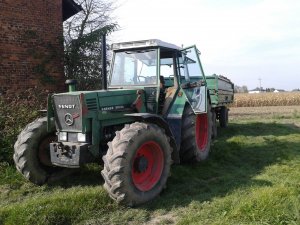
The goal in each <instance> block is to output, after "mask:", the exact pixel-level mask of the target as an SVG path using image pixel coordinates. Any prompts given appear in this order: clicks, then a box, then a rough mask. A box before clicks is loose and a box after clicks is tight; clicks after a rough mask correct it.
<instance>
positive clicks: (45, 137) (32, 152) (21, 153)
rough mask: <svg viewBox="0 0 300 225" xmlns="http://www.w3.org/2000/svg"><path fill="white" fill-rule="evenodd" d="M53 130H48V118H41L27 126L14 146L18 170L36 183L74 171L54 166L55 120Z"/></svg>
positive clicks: (52, 125) (40, 183)
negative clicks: (52, 145)
mask: <svg viewBox="0 0 300 225" xmlns="http://www.w3.org/2000/svg"><path fill="white" fill-rule="evenodd" d="M51 131H52V132H50V133H49V132H48V131H47V118H46V117H43V118H39V119H37V120H35V121H33V122H32V123H30V124H28V125H27V126H26V127H25V129H24V130H23V131H22V132H21V133H20V134H19V136H18V139H17V142H16V143H15V146H14V156H13V158H14V161H15V164H16V168H17V170H18V171H19V172H20V173H22V174H23V176H24V177H25V178H26V179H27V180H29V181H31V182H32V183H34V184H38V185H42V184H44V183H46V182H47V181H53V180H57V179H60V178H62V177H64V176H66V175H68V174H70V173H71V172H72V170H71V169H66V168H60V167H54V166H52V164H51V160H50V151H49V143H50V142H52V141H54V140H55V138H56V135H55V125H54V121H52V123H51Z"/></svg>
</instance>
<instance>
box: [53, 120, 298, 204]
mask: <svg viewBox="0 0 300 225" xmlns="http://www.w3.org/2000/svg"><path fill="white" fill-rule="evenodd" d="M218 132H219V134H218V138H217V139H216V140H215V141H214V142H213V144H212V152H211V155H210V157H209V159H208V160H207V161H205V162H202V163H199V164H193V165H175V166H173V168H172V176H171V177H170V178H169V180H168V188H167V189H166V190H165V191H164V192H163V193H162V194H161V196H160V197H158V198H156V199H155V200H153V201H152V202H150V203H149V204H146V205H144V206H141V208H145V209H147V210H156V209H160V208H162V209H165V210H171V209H172V208H173V207H181V206H185V205H188V204H189V203H190V202H191V201H200V202H204V201H209V200H211V199H212V198H214V197H218V196H225V195H226V194H229V193H231V192H233V191H234V190H236V189H238V188H242V187H245V186H272V183H271V182H269V181H264V180H255V179H253V177H254V176H256V175H258V174H260V173H261V172H262V170H263V169H264V168H265V167H267V166H270V165H272V164H275V163H278V162H280V161H282V160H284V159H287V158H289V157H293V156H295V155H296V154H299V152H297V150H296V147H295V146H294V143H292V142H289V140H288V138H281V139H280V140H279V139H278V137H279V136H282V137H284V136H286V135H291V134H296V133H299V128H297V127H296V128H295V127H292V126H290V125H288V124H287V125H285V124H276V123H248V124H230V126H229V127H228V128H227V129H219V130H218ZM101 169H102V167H101V166H99V165H89V166H87V167H84V168H83V169H81V170H79V171H77V172H76V173H75V174H74V175H72V176H69V177H67V178H65V179H64V180H63V181H57V182H53V183H51V184H49V188H50V189H51V188H55V187H57V186H60V187H64V188H69V187H76V186H97V185H102V184H103V183H104V181H103V178H102V176H101V173H100V171H101Z"/></svg>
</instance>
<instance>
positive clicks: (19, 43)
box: [0, 0, 81, 94]
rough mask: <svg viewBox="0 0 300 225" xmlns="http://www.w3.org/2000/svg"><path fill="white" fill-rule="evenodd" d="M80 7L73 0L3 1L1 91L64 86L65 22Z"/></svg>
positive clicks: (0, 9) (0, 3)
mask: <svg viewBox="0 0 300 225" xmlns="http://www.w3.org/2000/svg"><path fill="white" fill-rule="evenodd" d="M80 10H81V7H80V6H79V5H77V4H76V3H75V2H74V1H73V0H26V1H24V0H1V1H0V93H2V94H3V93H5V92H6V91H7V90H25V89H28V88H31V87H35V86H40V87H42V88H43V89H48V90H50V91H60V90H62V89H63V88H64V80H65V78H64V74H63V72H64V71H63V58H62V57H63V26H62V25H63V24H62V23H63V21H64V20H66V19H68V18H69V17H71V16H73V15H75V14H76V13H77V12H79V11H80Z"/></svg>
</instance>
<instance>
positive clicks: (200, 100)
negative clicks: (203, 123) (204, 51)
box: [178, 46, 207, 114]
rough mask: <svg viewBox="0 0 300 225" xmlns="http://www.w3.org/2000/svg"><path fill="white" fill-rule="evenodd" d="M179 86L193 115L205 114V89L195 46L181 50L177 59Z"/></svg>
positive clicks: (203, 76) (204, 81)
mask: <svg viewBox="0 0 300 225" xmlns="http://www.w3.org/2000/svg"><path fill="white" fill-rule="evenodd" d="M178 65H179V74H180V83H181V84H180V86H181V89H182V90H183V92H184V93H185V95H186V97H187V100H188V102H189V103H190V105H191V107H192V109H193V111H194V113H195V114H201V113H206V112H207V87H206V79H205V75H204V73H203V69H202V65H201V62H200V59H199V55H198V50H197V48H196V46H191V47H188V48H185V49H183V50H181V55H180V57H178Z"/></svg>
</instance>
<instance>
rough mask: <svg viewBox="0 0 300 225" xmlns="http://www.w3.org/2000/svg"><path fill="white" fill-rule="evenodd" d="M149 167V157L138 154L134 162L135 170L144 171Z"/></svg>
mask: <svg viewBox="0 0 300 225" xmlns="http://www.w3.org/2000/svg"><path fill="white" fill-rule="evenodd" d="M147 168H148V160H147V158H146V157H145V156H144V155H142V156H138V157H137V158H136V160H135V162H134V169H135V171H137V172H138V173H143V172H145V171H146V170H147Z"/></svg>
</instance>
